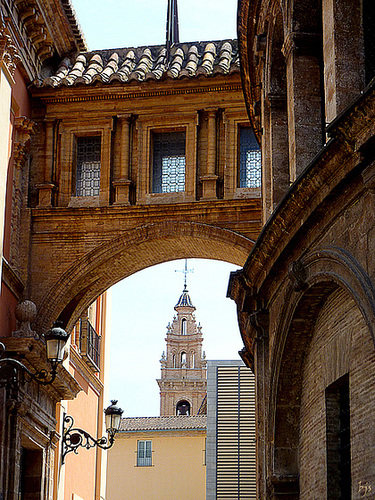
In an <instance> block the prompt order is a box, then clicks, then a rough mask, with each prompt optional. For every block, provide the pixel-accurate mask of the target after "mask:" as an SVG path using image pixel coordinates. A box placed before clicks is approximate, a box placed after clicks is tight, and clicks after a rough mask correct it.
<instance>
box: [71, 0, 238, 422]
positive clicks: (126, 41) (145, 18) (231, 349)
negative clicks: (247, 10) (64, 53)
mask: <svg viewBox="0 0 375 500" xmlns="http://www.w3.org/2000/svg"><path fill="white" fill-rule="evenodd" d="M73 7H74V9H75V11H76V13H77V16H78V19H79V22H80V24H81V28H82V30H83V33H84V34H85V37H86V41H87V43H88V46H89V49H90V50H96V49H105V48H120V47H132V46H142V45H158V44H162V43H164V42H165V24H166V13H167V0H136V1H124V0H121V1H120V0H106V2H103V1H98V0H73ZM178 9H179V27H180V41H181V42H184V41H207V40H220V39H226V38H236V36H237V35H236V15H237V2H236V1H233V0H229V1H228V0H205V1H204V2H202V1H199V0H179V2H178ZM183 267H184V261H174V262H168V263H165V264H160V265H158V266H155V267H153V268H148V269H145V270H143V271H141V272H139V273H136V274H134V275H133V276H130V277H129V278H127V279H125V280H123V281H122V282H120V283H118V284H117V285H116V286H115V287H113V288H112V305H113V307H112V342H111V359H110V382H109V393H108V397H109V398H116V399H118V400H119V405H120V406H121V407H122V408H123V409H124V410H125V412H124V416H154V415H159V388H158V385H157V383H156V379H157V378H158V377H159V376H160V363H159V360H160V356H161V354H162V352H163V351H164V350H165V334H166V326H167V324H168V322H170V321H171V320H172V319H173V315H174V312H175V311H174V309H173V308H174V305H175V304H176V302H177V300H178V297H179V296H180V294H181V292H182V289H183V274H182V273H176V272H175V270H176V269H179V270H182V269H183ZM188 267H189V268H194V273H191V274H189V275H188V289H189V292H190V296H191V299H192V301H193V304H194V305H195V307H196V318H197V321H198V322H199V321H200V322H201V324H202V332H203V336H204V339H205V340H204V349H205V351H206V355H207V359H239V357H238V351H239V350H240V349H241V348H242V346H243V344H242V341H241V338H240V334H239V331H238V325H237V320H236V308H235V304H234V303H233V302H232V301H231V300H229V299H227V298H226V291H227V286H228V278H229V274H230V271H232V270H235V269H236V267H235V266H233V265H231V264H227V263H223V262H214V261H204V260H189V261H188Z"/></svg>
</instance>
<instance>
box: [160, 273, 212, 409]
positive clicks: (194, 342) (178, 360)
mask: <svg viewBox="0 0 375 500" xmlns="http://www.w3.org/2000/svg"><path fill="white" fill-rule="evenodd" d="M174 309H175V311H176V313H177V314H176V315H175V316H174V318H173V321H172V323H169V324H168V326H167V336H166V339H165V341H166V354H165V352H163V354H162V357H161V360H160V363H161V378H160V379H159V380H157V382H158V384H159V387H160V415H161V416H166V415H196V414H197V413H198V410H199V408H200V406H201V404H202V401H203V399H204V397H205V396H206V391H207V379H206V359H205V354H204V352H203V351H202V342H203V336H202V327H201V326H200V324H198V325H197V323H196V320H195V315H194V311H195V307H194V306H193V304H192V301H191V298H190V295H189V292H188V289H187V287H186V263H185V284H184V289H183V292H182V294H181V296H180V298H179V299H178V302H177V304H176V305H175V306H174Z"/></svg>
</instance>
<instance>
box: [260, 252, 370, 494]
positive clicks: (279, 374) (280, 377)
mask: <svg viewBox="0 0 375 500" xmlns="http://www.w3.org/2000/svg"><path fill="white" fill-rule="evenodd" d="M298 268H299V273H298V276H296V275H295V274H294V276H293V273H292V276H291V283H290V284H289V285H288V288H287V290H286V294H285V300H284V307H283V310H282V311H281V312H280V318H281V321H280V324H279V327H278V331H277V332H276V340H275V343H276V345H277V347H276V349H275V355H274V359H273V361H272V364H273V366H274V368H271V373H273V377H272V380H271V394H270V403H269V404H270V408H269V410H270V413H269V415H270V420H269V425H270V428H269V433H270V442H273V443H274V445H273V449H271V450H270V451H271V454H270V458H271V462H272V463H270V464H269V470H270V477H271V482H272V483H273V484H272V488H273V490H274V492H275V494H277V491H281V488H285V484H283V486H282V487H281V486H280V484H281V483H283V482H284V483H285V481H287V482H289V491H290V492H293V494H294V495H295V496H291V497H290V498H299V496H298V493H297V492H298V481H299V467H300V460H299V458H300V457H299V445H300V443H299V439H300V436H299V431H300V410H301V396H302V373H303V367H304V362H305V359H306V353H307V352H308V349H309V346H310V342H311V339H312V337H313V333H314V328H315V321H316V318H317V317H318V315H319V312H320V311H321V310H322V308H323V307H324V304H325V303H326V301H327V300H328V299H329V297H331V296H332V294H333V293H334V292H338V291H340V290H343V291H345V292H346V294H347V296H348V297H349V298H350V300H352V301H353V303H354V304H355V306H356V308H357V310H358V311H359V312H360V316H361V317H362V318H363V320H364V324H365V325H366V328H367V330H368V332H369V334H370V335H371V337H372V345H373V346H375V290H374V287H373V285H372V283H371V281H370V279H369V277H368V276H367V274H366V272H365V271H364V269H363V268H362V267H361V266H360V265H359V263H358V262H357V261H356V259H355V258H354V257H353V256H352V255H350V254H349V253H348V252H346V251H345V250H343V249H341V248H337V247H330V248H323V249H320V250H318V251H315V252H312V253H310V254H308V255H306V256H305V257H303V258H302V259H301V261H299V264H298ZM282 478H284V479H282ZM285 478H288V479H287V480H286V479H285ZM278 488H279V489H278Z"/></svg>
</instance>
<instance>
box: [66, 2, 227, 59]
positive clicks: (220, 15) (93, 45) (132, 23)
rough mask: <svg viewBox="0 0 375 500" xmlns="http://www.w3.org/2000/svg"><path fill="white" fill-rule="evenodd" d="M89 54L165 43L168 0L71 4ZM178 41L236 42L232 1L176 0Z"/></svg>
mask: <svg viewBox="0 0 375 500" xmlns="http://www.w3.org/2000/svg"><path fill="white" fill-rule="evenodd" d="M72 2H73V7H74V9H75V11H76V13H77V16H78V20H79V21H80V24H81V27H82V30H83V32H84V34H85V36H86V41H87V43H88V45H89V48H90V50H96V49H108V48H120V47H133V46H141V45H158V44H162V43H164V42H165V25H166V17H167V0H133V1H129V0H128V1H127V0H106V1H105V2H103V1H99V0H72ZM178 12H179V27H180V41H181V42H192V41H199V40H200V41H206V40H222V39H225V38H237V34H236V18H237V2H236V1H234V0H204V1H201V0H178Z"/></svg>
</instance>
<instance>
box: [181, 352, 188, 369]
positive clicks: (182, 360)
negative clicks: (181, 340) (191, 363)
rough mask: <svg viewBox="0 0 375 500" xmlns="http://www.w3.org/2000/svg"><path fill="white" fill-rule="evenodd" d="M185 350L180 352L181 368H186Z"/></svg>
mask: <svg viewBox="0 0 375 500" xmlns="http://www.w3.org/2000/svg"><path fill="white" fill-rule="evenodd" d="M186 364H187V362H186V352H182V353H181V366H182V368H186Z"/></svg>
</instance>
